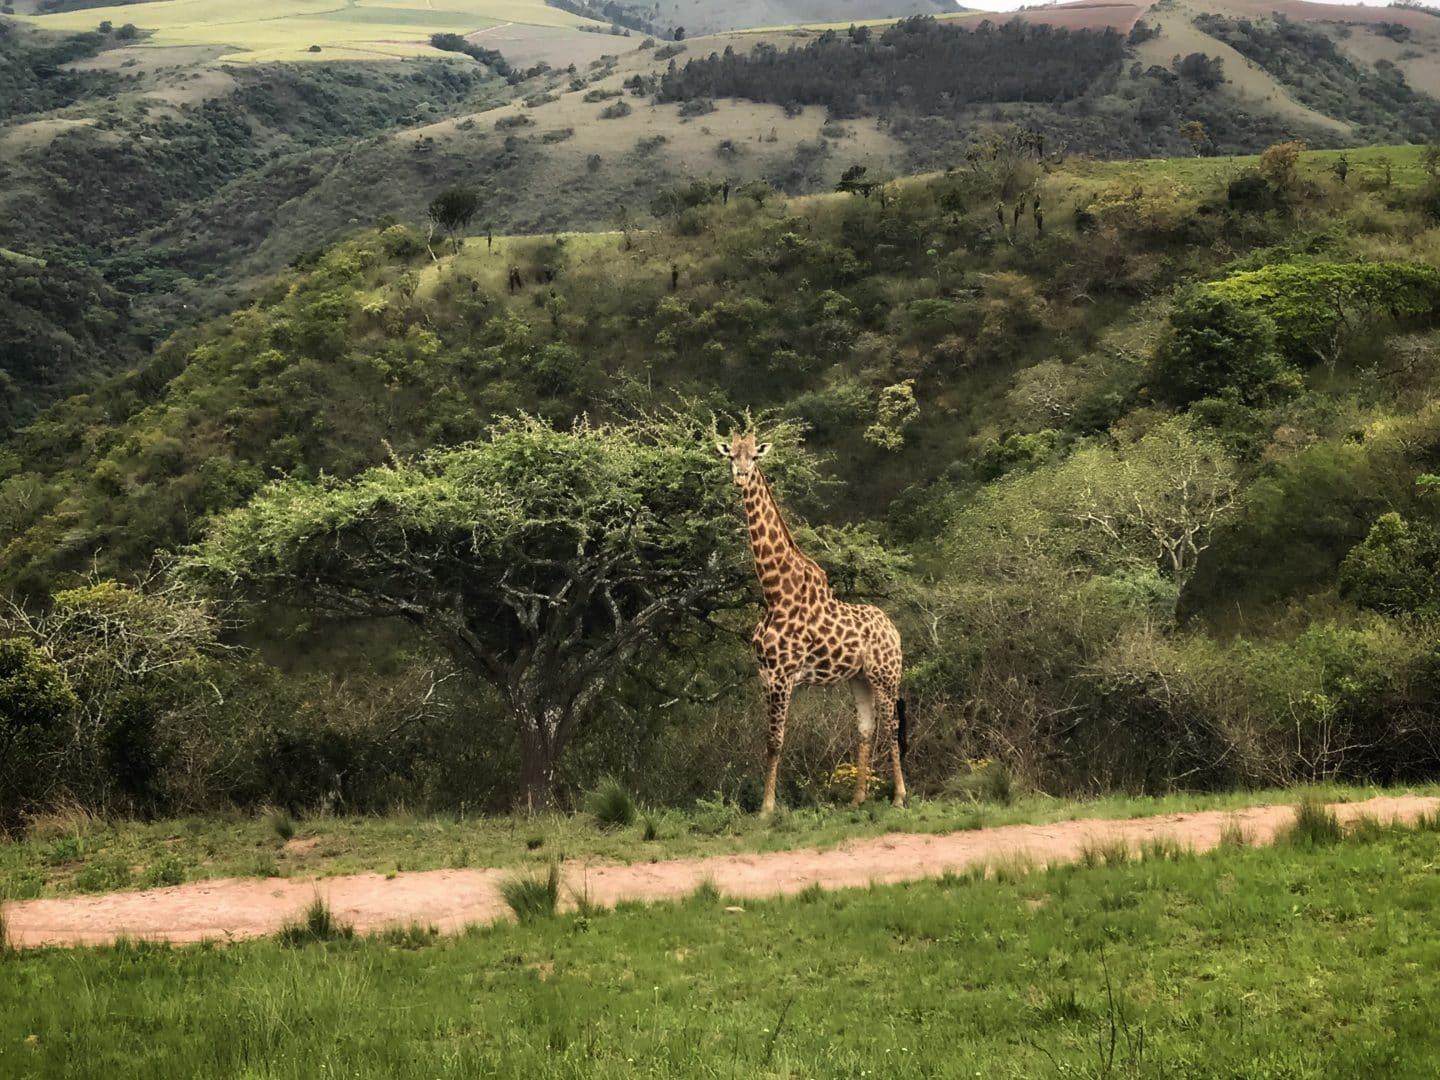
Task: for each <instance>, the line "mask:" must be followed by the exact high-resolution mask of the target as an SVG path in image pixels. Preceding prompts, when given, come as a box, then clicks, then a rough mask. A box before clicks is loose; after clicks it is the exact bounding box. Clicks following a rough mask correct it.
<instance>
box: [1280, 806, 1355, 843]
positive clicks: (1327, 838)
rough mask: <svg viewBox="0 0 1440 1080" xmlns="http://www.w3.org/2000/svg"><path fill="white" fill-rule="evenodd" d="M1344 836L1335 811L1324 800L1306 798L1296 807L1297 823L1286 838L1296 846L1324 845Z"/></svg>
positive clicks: (1336, 841)
mask: <svg viewBox="0 0 1440 1080" xmlns="http://www.w3.org/2000/svg"><path fill="white" fill-rule="evenodd" d="M1344 836H1345V831H1344V830H1343V829H1341V828H1340V822H1339V820H1338V819H1337V818H1336V817H1335V811H1333V810H1331V809H1330V808H1329V807H1328V806H1326V805H1325V804H1324V803H1322V802H1317V801H1315V800H1314V799H1306V800H1305V801H1304V802H1302V803H1300V805H1298V806H1297V807H1295V824H1294V825H1292V826H1290V831H1289V832H1287V833H1286V834H1285V839H1286V840H1287V841H1289V843H1290V844H1291V845H1293V846H1295V847H1322V846H1324V845H1327V844H1334V843H1338V842H1339V841H1340V840H1342V839H1343V838H1344Z"/></svg>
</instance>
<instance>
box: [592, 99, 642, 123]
mask: <svg viewBox="0 0 1440 1080" xmlns="http://www.w3.org/2000/svg"><path fill="white" fill-rule="evenodd" d="M634 111H635V110H634V109H633V108H632V107H631V105H630V103H629V102H628V101H612V102H611V103H610V104H609V105H606V106H605V108H603V109H601V110H600V119H601V120H619V119H620V118H621V117H622V116H629V115H630V114H631V113H632V112H634Z"/></svg>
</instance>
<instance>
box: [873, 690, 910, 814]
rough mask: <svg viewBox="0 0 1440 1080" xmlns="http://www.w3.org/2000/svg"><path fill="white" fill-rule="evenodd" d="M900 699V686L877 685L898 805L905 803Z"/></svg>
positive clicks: (876, 705) (876, 698) (876, 691)
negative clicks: (898, 708) (898, 706)
mask: <svg viewBox="0 0 1440 1080" xmlns="http://www.w3.org/2000/svg"><path fill="white" fill-rule="evenodd" d="M898 700H899V687H893V686H887V685H881V684H879V683H877V684H876V686H875V711H876V714H877V715H878V716H879V718H880V722H881V723H882V724H884V725H885V734H886V736H887V737H888V738H889V740H890V764H891V766H892V767H893V769H894V771H895V797H894V800H893V801H894V803H895V805H896V806H904V805H905V773H904V771H903V770H902V769H901V767H900V714H899V712H898V711H897V708H896V702H897V701H898Z"/></svg>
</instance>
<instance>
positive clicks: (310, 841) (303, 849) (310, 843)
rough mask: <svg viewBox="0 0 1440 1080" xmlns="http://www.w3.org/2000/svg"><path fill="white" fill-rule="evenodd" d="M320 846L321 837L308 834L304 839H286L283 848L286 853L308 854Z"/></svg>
mask: <svg viewBox="0 0 1440 1080" xmlns="http://www.w3.org/2000/svg"><path fill="white" fill-rule="evenodd" d="M319 846H320V837H318V836H307V837H305V838H304V839H303V840H286V841H285V843H284V845H283V846H282V847H281V850H282V851H284V852H285V854H286V855H308V854H309V853H310V852H312V851H314V850H315V849H316V848H317V847H319Z"/></svg>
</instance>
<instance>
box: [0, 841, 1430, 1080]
mask: <svg viewBox="0 0 1440 1080" xmlns="http://www.w3.org/2000/svg"><path fill="white" fill-rule="evenodd" d="M1437 860H1440V832H1436V831H1435V830H1434V823H1433V822H1431V823H1428V825H1427V827H1422V828H1420V829H1416V830H1403V829H1395V828H1381V827H1378V826H1373V825H1372V826H1368V827H1365V826H1361V827H1359V828H1357V829H1355V830H1354V831H1353V832H1352V833H1351V834H1350V835H1348V836H1347V837H1346V838H1344V839H1336V838H1334V837H1327V836H1324V835H1323V830H1319V831H1317V833H1315V834H1312V833H1305V834H1304V835H1301V836H1296V837H1294V838H1292V839H1291V840H1290V841H1289V842H1282V843H1281V844H1280V845H1278V846H1276V847H1274V848H1268V849H1263V850H1254V849H1248V848H1244V847H1239V846H1235V845H1229V846H1226V847H1222V848H1221V849H1219V850H1217V851H1216V852H1214V853H1212V854H1210V855H1205V856H1198V857H1197V856H1193V855H1190V854H1187V853H1184V852H1180V851H1176V850H1169V849H1165V848H1155V849H1152V850H1151V851H1149V852H1148V853H1147V855H1146V857H1145V858H1144V859H1143V860H1141V861H1137V860H1132V859H1120V858H1118V857H1117V858H1116V859H1115V861H1114V863H1112V864H1106V862H1105V859H1104V857H1103V856H1102V855H1100V854H1099V853H1097V855H1096V857H1095V858H1093V859H1091V860H1088V862H1089V863H1090V864H1091V865H1089V866H1086V865H1083V864H1082V865H1077V866H1063V867H1056V868H1053V869H1049V870H1045V871H1034V872H1028V873H1027V872H1026V869H1025V868H1024V867H1022V866H1011V867H1001V868H999V872H998V873H996V874H994V875H993V876H992V877H990V878H988V879H987V878H982V877H981V876H979V875H968V876H961V877H950V878H947V879H941V880H939V881H931V882H925V883H919V884H914V885H909V886H887V887H875V888H871V889H868V890H855V891H846V892H834V893H827V892H823V891H821V890H818V889H817V890H812V891H810V892H808V893H805V894H802V895H801V896H800V897H799V898H797V899H793V900H788V901H772V902H754V901H747V902H746V903H745V904H744V905H743V910H741V909H738V907H737V906H734V905H728V904H727V902H726V901H725V900H724V898H723V897H720V896H719V895H717V894H716V893H715V892H714V890H713V889H704V888H702V889H700V890H698V891H697V893H696V895H695V896H694V897H692V898H691V899H689V900H687V901H685V902H682V903H679V904H663V905H654V906H649V907H646V906H641V905H638V904H631V905H622V906H621V907H620V908H619V909H617V910H615V911H613V912H588V913H577V914H574V915H568V916H559V917H544V916H542V917H539V918H537V919H535V920H533V921H531V922H529V923H527V924H525V925H516V924H500V925H496V926H492V927H489V928H486V929H483V930H479V929H477V930H473V931H471V932H469V933H466V934H464V935H462V936H460V937H457V938H437V937H435V936H434V935H433V934H431V933H430V932H429V931H428V929H427V928H424V927H410V928H397V929H396V930H395V931H393V932H391V933H388V934H386V935H383V936H379V937H375V938H368V939H361V938H346V937H344V936H343V934H342V935H340V936H338V937H336V938H335V939H333V940H329V941H324V942H311V943H309V944H297V941H303V939H304V937H305V935H303V934H301V935H295V936H292V938H291V941H290V943H289V944H286V943H284V942H282V941H280V940H268V941H260V942H254V943H248V944H241V945H233V946H223V945H218V944H217V945H214V946H199V947H191V948H183V949H171V948H165V947H160V946H151V945H137V944H133V943H122V944H120V945H117V946H115V947H113V948H105V949H95V950H79V951H73V952H69V951H61V950H50V951H38V952H13V953H10V954H8V955H4V956H0V1074H3V1075H5V1076H7V1077H16V1078H21V1077H43V1076H61V1075H63V1076H66V1077H71V1078H82V1077H105V1078H109V1077H114V1076H142V1075H143V1076H147V1077H194V1076H244V1077H267V1078H276V1080H279V1078H285V1077H296V1078H299V1077H305V1078H307V1080H309V1078H313V1077H326V1076H345V1077H395V1076H405V1077H412V1076H413V1077H419V1076H424V1077H444V1076H528V1077H586V1078H595V1077H639V1076H653V1077H662V1076H663V1077H675V1076H706V1077H756V1076H768V1077H801V1076H827V1077H828V1076H846V1077H861V1076H866V1075H875V1076H886V1077H898V1078H909V1077H958V1076H981V1077H1051V1076H1075V1077H1107V1076H1108V1077H1130V1076H1175V1077H1187V1078H1201V1077H1240V1076H1244V1077H1268V1078H1297V1080H1298V1078H1310V1077H1315V1078H1320V1077H1336V1078H1347V1080H1348V1078H1353V1077H1359V1076H1385V1077H1390V1078H1401V1077H1417V1078H1418V1077H1431V1076H1434V1075H1435V1073H1436V1070H1437V1067H1440V1036H1437V1034H1436V1032H1435V1029H1434V1024H1433V1019H1432V1017H1433V1002H1434V999H1435V995H1436V994H1437V992H1440V939H1437V937H1436V936H1435V934H1434V933H1433V925H1432V921H1433V920H1432V913H1433V911H1434V910H1435V907H1436V905H1437V903H1440V878H1437V876H1436V875H1435V873H1434V869H1433V868H1434V865H1435V863H1436V861H1437Z"/></svg>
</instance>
